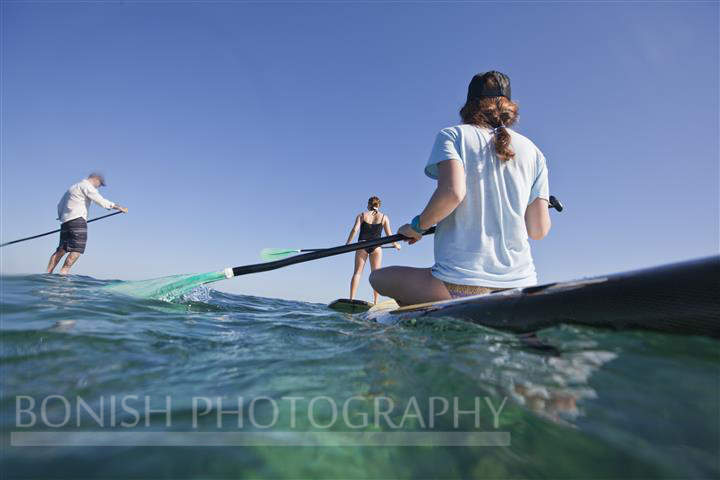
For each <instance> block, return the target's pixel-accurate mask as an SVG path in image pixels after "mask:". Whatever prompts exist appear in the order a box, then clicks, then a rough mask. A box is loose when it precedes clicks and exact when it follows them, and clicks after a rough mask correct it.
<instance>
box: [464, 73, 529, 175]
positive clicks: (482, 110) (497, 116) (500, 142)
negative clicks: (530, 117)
mask: <svg viewBox="0 0 720 480" xmlns="http://www.w3.org/2000/svg"><path fill="white" fill-rule="evenodd" d="M487 83H488V87H489V88H495V87H497V85H493V83H495V82H494V78H492V77H490V78H488V80H487ZM518 110H519V107H518V104H517V103H515V102H513V101H512V100H510V99H509V98H507V97H505V96H502V95H498V96H493V97H471V98H468V100H467V102H466V103H465V105H463V107H462V108H461V109H460V118H462V121H463V123H466V124H469V125H477V126H479V127H485V128H490V129H491V130H492V132H493V144H494V145H495V153H496V154H497V156H498V158H500V160H502V161H503V162H507V161H509V160H511V159H513V158H515V152H514V151H513V149H512V147H511V146H510V140H511V138H510V133H509V132H508V131H507V127H509V126H511V125H513V124H514V123H515V122H517V119H518V116H519V115H518Z"/></svg>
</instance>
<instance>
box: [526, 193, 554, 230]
mask: <svg viewBox="0 0 720 480" xmlns="http://www.w3.org/2000/svg"><path fill="white" fill-rule="evenodd" d="M550 226H551V223H550V209H549V208H548V201H547V200H545V199H544V198H540V197H538V198H536V199H535V200H534V201H533V202H532V203H531V204H530V205H528V207H527V209H526V210H525V227H526V228H527V233H528V235H529V236H530V238H532V239H533V240H542V239H543V238H545V236H546V235H547V234H548V233H549V232H550Z"/></svg>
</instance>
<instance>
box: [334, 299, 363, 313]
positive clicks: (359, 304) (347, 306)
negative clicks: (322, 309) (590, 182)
mask: <svg viewBox="0 0 720 480" xmlns="http://www.w3.org/2000/svg"><path fill="white" fill-rule="evenodd" d="M372 306H373V304H372V303H368V302H364V301H362V300H350V299H349V298H340V299H337V300H335V301H334V302H332V303H331V304H330V305H328V308H331V309H333V310H335V311H338V312H343V313H361V312H367V311H368V310H370V308H371V307H372Z"/></svg>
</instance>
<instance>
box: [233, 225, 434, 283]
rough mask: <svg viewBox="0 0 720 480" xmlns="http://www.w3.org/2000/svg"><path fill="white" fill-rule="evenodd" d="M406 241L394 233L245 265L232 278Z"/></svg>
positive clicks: (234, 271)
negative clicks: (272, 260)
mask: <svg viewBox="0 0 720 480" xmlns="http://www.w3.org/2000/svg"><path fill="white" fill-rule="evenodd" d="M433 233H435V227H432V228H431V229H430V230H428V231H427V232H425V233H423V235H432V234H433ZM402 240H407V237H406V236H404V235H400V234H399V233H396V234H395V235H390V236H389V237H381V238H376V239H375V240H364V241H362V242H356V243H350V244H348V245H342V246H340V247H334V248H326V249H324V250H318V251H316V252H310V253H304V254H302V255H296V256H294V257H290V258H284V259H282V260H276V261H274V262H265V263H256V264H254V265H245V266H242V267H235V268H233V269H232V270H233V276H235V277H237V276H238V275H247V274H249V273H260V272H267V271H270V270H277V269H278V268H282V267H287V266H288V265H295V264H296V263H303V262H310V261H312V260H317V259H320V258H325V257H332V256H335V255H341V254H343V253H348V252H354V251H355V250H360V249H363V248H372V247H379V246H380V245H385V244H387V243H393V242H400V241H402Z"/></svg>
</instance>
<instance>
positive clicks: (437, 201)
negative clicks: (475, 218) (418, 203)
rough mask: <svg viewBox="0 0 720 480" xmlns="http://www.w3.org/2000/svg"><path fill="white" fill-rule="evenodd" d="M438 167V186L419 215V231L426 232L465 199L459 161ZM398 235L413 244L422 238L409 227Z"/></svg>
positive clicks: (399, 231) (461, 167)
mask: <svg viewBox="0 0 720 480" xmlns="http://www.w3.org/2000/svg"><path fill="white" fill-rule="evenodd" d="M437 165H438V185H437V188H436V189H435V192H434V193H433V194H432V197H430V201H429V202H428V204H427V206H426V207H425V210H423V211H422V213H421V214H420V229H421V230H427V229H428V228H430V227H432V226H433V225H435V224H437V223H438V222H439V221H440V220H442V219H443V218H445V217H447V216H448V215H450V214H451V213H452V212H453V211H454V210H455V209H456V208H457V206H458V205H460V203H461V202H462V201H463V200H464V199H465V193H466V192H465V168H464V167H463V164H462V163H460V161H459V160H445V161H442V162H440V163H438V164H437ZM398 233H400V234H402V235H404V236H406V237H409V238H410V239H411V240H409V242H408V243H410V244H413V243H415V242H417V241H418V240H420V239H421V238H422V235H420V234H419V233H417V232H416V231H415V230H414V229H413V228H412V227H411V226H410V225H403V226H402V227H400V230H398Z"/></svg>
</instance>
